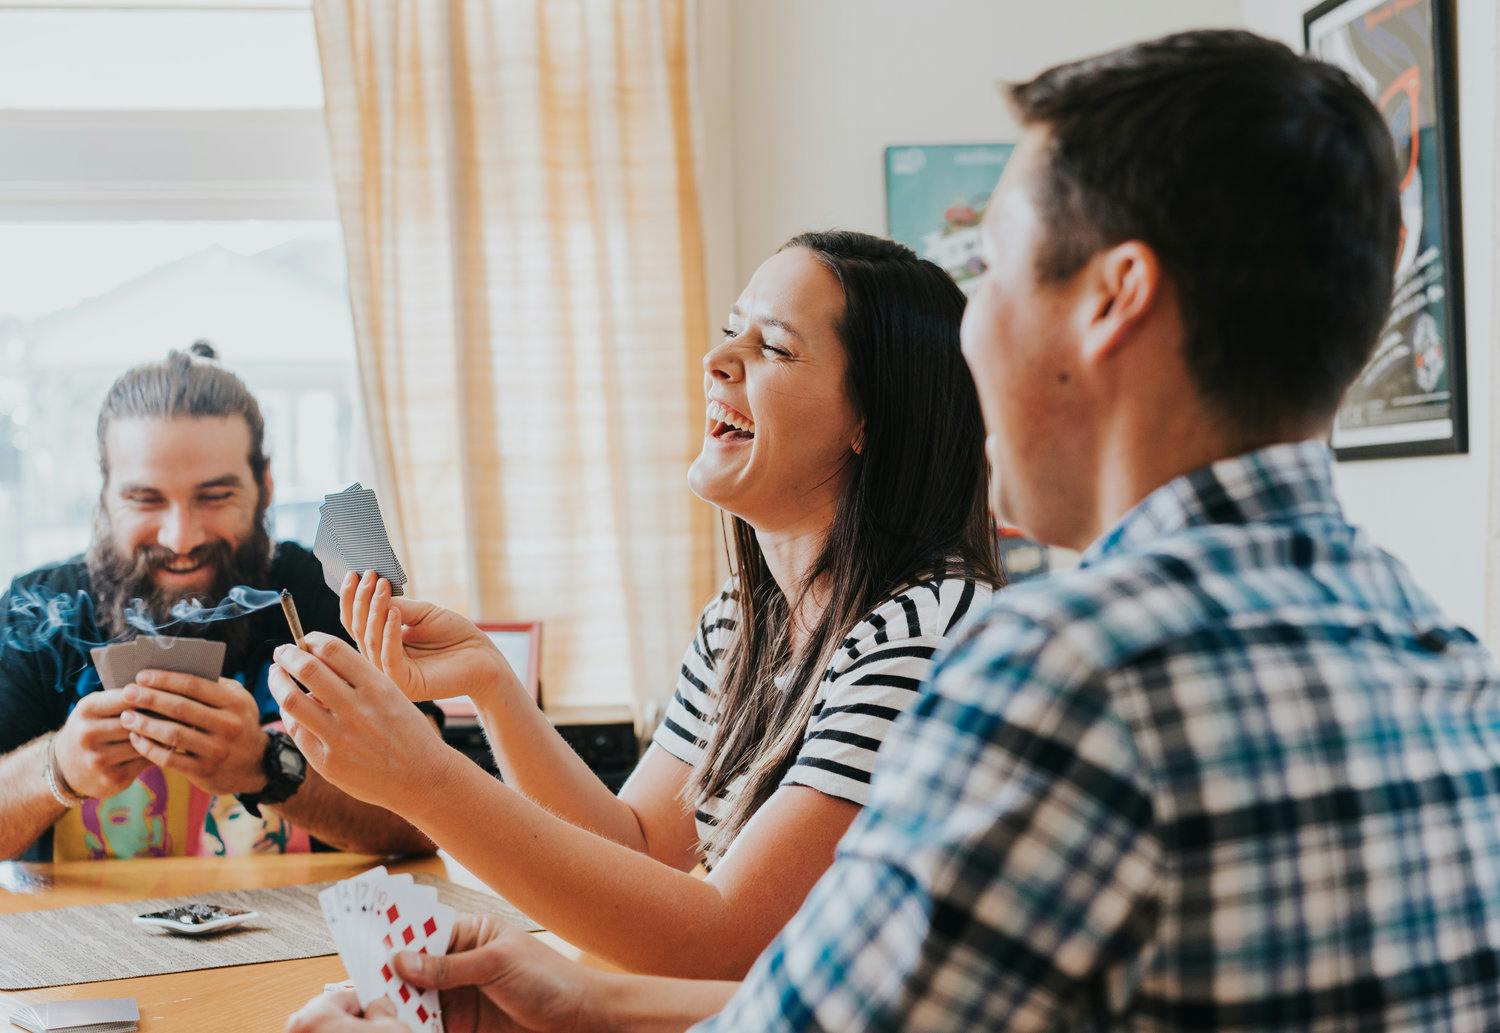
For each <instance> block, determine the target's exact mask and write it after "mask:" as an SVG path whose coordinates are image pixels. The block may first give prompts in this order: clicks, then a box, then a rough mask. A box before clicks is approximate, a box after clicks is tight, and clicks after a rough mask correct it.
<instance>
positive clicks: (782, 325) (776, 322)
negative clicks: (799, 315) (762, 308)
mask: <svg viewBox="0 0 1500 1033" xmlns="http://www.w3.org/2000/svg"><path fill="white" fill-rule="evenodd" d="M729 314H730V315H731V316H739V317H740V318H741V319H744V318H745V313H744V311H742V310H741V309H740V307H739V306H738V305H735V306H734V307H732V308H731V309H730V310H729ZM757 322H758V323H760V324H761V325H762V326H774V327H775V328H776V329H778V330H781V331H784V332H785V333H789V334H791V335H792V336H793V337H795V338H797V340H799V341H800V340H802V335H801V334H799V333H798V332H797V328H796V327H794V326H792V325H791V324H790V323H788V322H786V321H785V320H781V319H776V318H775V317H774V316H767V317H766V318H764V319H759V320H757Z"/></svg>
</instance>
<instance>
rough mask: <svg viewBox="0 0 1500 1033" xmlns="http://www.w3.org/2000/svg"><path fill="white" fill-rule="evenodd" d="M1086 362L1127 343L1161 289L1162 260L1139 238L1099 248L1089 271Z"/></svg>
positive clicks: (1155, 301)
mask: <svg viewBox="0 0 1500 1033" xmlns="http://www.w3.org/2000/svg"><path fill="white" fill-rule="evenodd" d="M1085 275H1086V276H1087V278H1088V279H1087V282H1086V284H1085V292H1086V293H1085V298H1086V299H1087V308H1086V310H1085V313H1086V325H1085V326H1084V328H1083V341H1082V343H1083V361H1084V362H1085V363H1094V362H1101V361H1104V360H1106V359H1108V358H1110V357H1111V356H1112V355H1113V354H1115V353H1116V352H1117V351H1118V350H1119V349H1120V348H1123V347H1124V346H1125V345H1126V344H1127V343H1129V341H1130V340H1131V339H1132V337H1133V336H1134V331H1135V330H1136V329H1137V328H1138V327H1139V326H1140V324H1141V323H1142V321H1143V320H1145V319H1146V318H1147V317H1148V316H1149V315H1150V314H1151V312H1152V310H1153V309H1154V308H1155V306H1156V304H1157V303H1158V301H1159V300H1160V298H1161V294H1162V287H1163V284H1162V268H1161V260H1160V259H1159V258H1157V257H1156V252H1155V251H1153V250H1152V249H1151V248H1150V247H1148V246H1147V245H1145V244H1143V243H1142V242H1140V241H1139V240H1127V241H1125V242H1124V243H1121V244H1116V245H1115V246H1114V247H1112V248H1107V249H1105V250H1104V251H1101V252H1099V253H1098V254H1097V255H1095V256H1094V257H1093V258H1091V259H1090V260H1089V263H1088V265H1087V267H1086V270H1085Z"/></svg>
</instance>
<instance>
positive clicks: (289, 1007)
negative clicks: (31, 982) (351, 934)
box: [0, 854, 578, 1033]
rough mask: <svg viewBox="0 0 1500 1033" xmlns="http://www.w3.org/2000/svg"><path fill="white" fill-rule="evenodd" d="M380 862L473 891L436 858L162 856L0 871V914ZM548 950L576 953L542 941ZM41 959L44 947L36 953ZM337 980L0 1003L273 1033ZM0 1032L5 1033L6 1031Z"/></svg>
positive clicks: (267, 977)
mask: <svg viewBox="0 0 1500 1033" xmlns="http://www.w3.org/2000/svg"><path fill="white" fill-rule="evenodd" d="M381 863H385V864H386V866H387V867H388V868H390V870H391V871H392V872H393V873H394V872H431V873H432V874H435V875H439V876H443V875H448V876H450V877H452V878H453V879H454V881H455V882H464V883H466V884H468V885H474V883H472V882H471V881H470V879H472V877H469V876H467V873H466V872H463V871H462V869H456V870H453V871H450V870H449V869H448V868H447V867H446V866H445V864H444V862H443V860H441V859H440V858H438V857H424V858H416V859H410V860H403V861H383V859H382V858H378V857H370V856H367V855H364V854H287V855H284V856H283V855H263V856H256V857H235V858H217V857H166V858H153V859H150V860H139V861H68V862H62V863H57V864H23V863H20V862H16V861H6V862H0V914H10V913H14V912H18V911H38V910H42V909H44V908H57V907H72V906H73V905H76V904H113V903H118V902H121V901H127V900H143V899H146V898H149V897H178V896H185V895H188V894H193V893H209V892H212V891H214V890H225V889H260V888H263V887H271V886H295V885H298V884H301V883H312V882H328V881H330V880H334V879H346V878H348V877H349V876H351V875H357V874H358V873H360V872H362V871H364V870H365V869H366V868H369V867H371V866H373V865H376V864H381ZM538 935H539V936H540V937H542V938H543V939H544V940H545V941H546V942H547V943H548V944H549V945H551V946H553V947H556V948H558V949H560V950H562V951H563V952H564V953H566V954H568V955H570V956H573V957H576V956H577V955H578V952H577V951H576V950H574V949H572V948H570V947H568V945H567V944H565V943H563V941H561V940H559V939H558V938H557V937H555V936H553V935H551V934H549V933H539V934H538ZM37 947H38V949H39V950H45V949H46V945H45V944H38V945H37ZM345 978H347V977H346V975H345V973H344V966H343V963H342V962H340V961H339V959H338V956H337V955H329V956H327V957H321V958H301V959H298V960H295V961H272V962H266V963H264V964H259V965H235V966H231V967H228V968H213V969H199V970H197V971H193V972H173V973H169V974H167V975H160V976H141V977H139V978H135V979H115V980H110V981H108V982H103V983H78V984H75V985H73V986H54V987H48V988H46V989H42V990H26V991H21V992H17V993H0V1001H5V1002H14V1001H49V1000H52V1001H55V1000H70V999H74V998H80V997H134V998H135V999H136V1001H137V1002H138V1003H139V1005H140V1009H141V1029H142V1031H143V1033H166V1031H169V1030H170V1031H183V1033H187V1031H193V1033H260V1031H266V1033H281V1030H282V1029H283V1028H284V1027H285V1026H286V1020H287V1016H289V1015H290V1014H291V1013H292V1012H294V1011H296V1010H297V1009H298V1008H300V1007H302V1005H303V1004H304V1003H306V1002H307V999H308V998H310V997H312V996H314V995H316V994H318V993H320V992H322V989H323V984H324V983H337V982H342V981H343V980H344V979H345ZM0 1028H5V1029H6V1030H7V1033H8V1031H9V1029H10V1028H12V1027H8V1026H7V1027H0Z"/></svg>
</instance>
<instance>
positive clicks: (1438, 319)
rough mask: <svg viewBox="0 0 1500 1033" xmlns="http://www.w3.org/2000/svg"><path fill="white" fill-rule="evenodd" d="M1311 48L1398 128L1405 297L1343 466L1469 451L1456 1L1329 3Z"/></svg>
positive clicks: (1374, 366) (1366, 386)
mask: <svg viewBox="0 0 1500 1033" xmlns="http://www.w3.org/2000/svg"><path fill="white" fill-rule="evenodd" d="M1303 33H1304V40H1305V42H1306V45H1307V51H1308V53H1309V54H1312V55H1314V56H1316V57H1318V58H1320V59H1322V60H1324V61H1327V62H1329V63H1330V64H1334V65H1337V66H1339V67H1340V68H1342V69H1344V70H1345V71H1346V72H1348V73H1349V75H1350V76H1352V77H1353V79H1354V80H1355V81H1356V82H1357V83H1359V85H1360V86H1361V87H1362V88H1363V89H1364V90H1365V91H1366V92H1367V93H1368V94H1369V95H1370V97H1371V99H1372V100H1374V101H1375V104H1376V107H1377V108H1378V109H1379V110H1380V113H1381V115H1382V117H1384V119H1385V121H1386V124H1387V125H1388V126H1389V127H1390V130H1391V137H1392V141H1393V143H1394V145H1395V148H1396V164H1397V170H1398V172H1399V174H1400V175H1401V183H1400V186H1401V220H1402V232H1401V243H1400V250H1399V252H1398V256H1397V261H1396V284H1395V298H1394V300H1393V303H1392V306H1391V314H1390V316H1389V318H1388V319H1387V321H1386V324H1385V327H1384V328H1383V330H1382V331H1381V334H1380V338H1379V341H1378V342H1377V344H1376V346H1375V352H1374V354H1373V356H1372V357H1371V359H1370V362H1369V363H1368V364H1367V365H1366V366H1365V368H1364V370H1363V372H1361V373H1360V375H1359V377H1358V378H1357V379H1356V380H1355V382H1354V384H1353V385H1352V386H1351V387H1350V388H1349V391H1348V393H1347V394H1346V395H1345V396H1344V402H1343V405H1342V406H1341V407H1340V409H1339V413H1338V417H1337V419H1336V420H1335V421H1334V427H1333V435H1332V443H1333V447H1334V450H1335V452H1336V453H1337V454H1338V457H1339V458H1340V459H1378V458H1386V457H1391V456H1413V455H1435V454H1440V453H1448V452H1466V451H1468V419H1467V412H1466V401H1467V398H1466V391H1467V388H1466V384H1465V377H1464V304H1463V265H1462V257H1463V256H1462V241H1461V239H1460V234H1459V186H1458V125H1457V123H1458V115H1457V107H1456V97H1457V92H1456V77H1455V74H1454V46H1453V9H1452V4H1451V2H1450V0H1328V2H1326V3H1322V4H1319V5H1318V6H1317V7H1315V8H1313V9H1312V10H1311V11H1309V12H1308V13H1307V15H1306V16H1305V18H1304V19H1303Z"/></svg>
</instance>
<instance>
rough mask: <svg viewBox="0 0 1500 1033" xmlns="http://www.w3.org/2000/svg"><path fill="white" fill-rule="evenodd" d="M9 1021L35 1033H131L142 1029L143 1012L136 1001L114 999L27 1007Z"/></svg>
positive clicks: (24, 1006)
mask: <svg viewBox="0 0 1500 1033" xmlns="http://www.w3.org/2000/svg"><path fill="white" fill-rule="evenodd" d="M9 1017H10V1021H11V1022H13V1023H15V1024H16V1025H17V1026H20V1027H21V1028H22V1029H29V1030H31V1031H32V1033H131V1031H132V1030H137V1029H140V1021H141V1012H140V1009H139V1008H137V1007H136V1003H135V998H134V997H112V998H109V999H108V1000H100V1001H49V1002H47V1003H45V1004H24V1005H21V1006H20V1007H19V1008H18V1009H17V1010H15V1011H12V1012H11V1013H10V1016H9Z"/></svg>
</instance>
